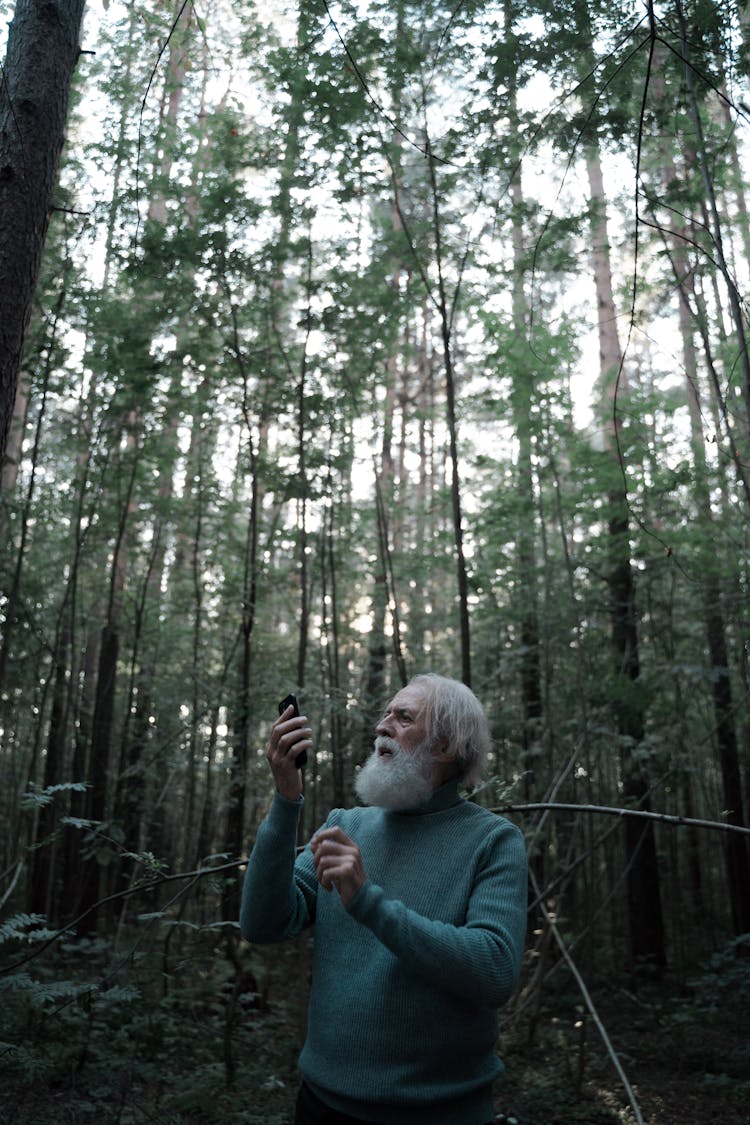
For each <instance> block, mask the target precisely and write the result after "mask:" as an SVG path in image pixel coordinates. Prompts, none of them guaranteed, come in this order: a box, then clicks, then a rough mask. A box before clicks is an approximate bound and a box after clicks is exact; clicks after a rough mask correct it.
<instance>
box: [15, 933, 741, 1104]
mask: <svg viewBox="0 0 750 1125" xmlns="http://www.w3.org/2000/svg"><path fill="white" fill-rule="evenodd" d="M180 939H181V943H177V942H174V944H172V943H171V942H170V941H169V939H167V940H166V941H164V943H163V948H161V949H157V948H152V950H151V952H150V953H144V952H143V948H142V946H141V947H139V948H137V947H133V949H131V951H130V952H129V953H128V954H127V956H125V955H121V954H119V955H115V954H114V953H113V950H112V949H111V947H109V946H108V945H107V944H106V943H104V942H100V943H97V942H89V943H85V942H84V943H80V942H71V943H69V944H68V945H67V946H66V947H65V948H64V949H61V950H60V949H58V950H56V952H55V953H54V955H52V954H50V953H49V952H48V953H46V954H45V955H44V956H43V957H41V958H38V959H36V960H32V961H30V962H28V963H27V964H25V965H24V966H22V967H19V968H18V969H16V971H15V972H14V973H11V974H10V975H5V976H0V1125H87V1123H89V1122H91V1123H95V1125H109V1123H113V1125H114V1123H117V1125H218V1123H221V1125H290V1122H291V1120H292V1107H293V1103H294V1098H295V1093H296V1087H297V1074H296V1058H297V1054H298V1051H299V1045H300V1042H301V1038H302V1035H303V1032H304V1009H305V1000H306V987H305V984H304V982H305V981H306V979H307V975H308V971H309V944H306V943H304V942H300V943H295V944H292V945H289V946H285V947H281V948H280V949H279V950H276V951H269V950H257V949H248V948H243V949H242V950H241V974H240V975H239V976H238V975H237V973H236V970H235V968H234V967H233V966H232V965H231V964H230V962H229V960H228V959H227V958H226V957H225V956H224V955H223V952H222V946H221V944H217V942H216V935H215V934H213V935H210V936H208V937H207V936H205V935H203V934H201V933H199V932H198V933H196V934H191V935H185V934H181V935H180ZM8 952H9V951H8V950H7V949H6V950H5V951H4V954H6V956H5V963H6V965H7V963H8V961H9V959H10V958H9V957H8V956H7V954H8ZM17 953H18V951H16V956H17ZM1 967H2V966H0V968H1ZM563 981H564V971H563V970H562V969H560V971H558V972H556V973H554V974H553V978H552V979H551V980H550V979H549V978H548V983H547V984H545V987H544V990H543V992H541V994H539V993H533V994H531V995H527V996H526V997H525V999H524V1000H518V1001H516V1002H514V1003H512V1004H511V1005H510V1006H509V1007H508V1009H506V1013H505V1015H504V1019H503V1034H502V1038H501V1043H500V1047H501V1053H502V1055H503V1056H504V1058H505V1061H506V1065H507V1071H506V1075H505V1077H504V1078H503V1080H501V1082H500V1083H499V1084H498V1087H497V1092H496V1111H497V1121H498V1123H500V1122H505V1123H506V1125H514V1123H515V1125H613V1123H616V1122H619V1123H622V1125H632V1123H634V1122H635V1121H636V1120H637V1118H636V1116H635V1114H634V1112H633V1110H632V1108H631V1106H630V1104H629V1099H628V1096H627V1094H626V1092H625V1089H624V1086H623V1083H622V1082H621V1080H620V1079H619V1077H618V1075H617V1072H616V1069H615V1067H614V1065H613V1062H612V1060H611V1058H610V1056H609V1054H608V1052H607V1050H606V1048H605V1047H604V1044H603V1039H602V1036H601V1035H600V1033H599V1031H598V1030H597V1027H596V1025H595V1022H594V1020H593V1019H592V1017H591V1016H590V1015H587V1014H586V1012H585V1009H584V1006H583V1003H582V1000H581V996H580V994H579V993H577V992H576V991H575V990H574V987H573V985H572V984H571V983H570V981H569V978H568V983H561V982H563ZM522 995H523V994H522ZM592 995H593V999H594V1003H595V1005H596V1010H597V1013H598V1016H599V1018H600V1020H601V1023H602V1025H603V1026H604V1028H605V1029H606V1033H607V1035H608V1036H609V1038H610V1040H611V1042H612V1045H613V1049H614V1050H615V1052H616V1054H617V1057H618V1060H619V1063H620V1065H621V1067H622V1070H623V1071H624V1073H625V1075H626V1076H627V1079H628V1081H629V1083H630V1084H631V1086H632V1090H633V1094H634V1098H635V1100H636V1101H637V1104H638V1106H639V1110H640V1113H641V1116H642V1120H643V1122H644V1125H749V1123H750V1034H749V1033H748V1032H749V1030H750V1019H749V1018H748V1009H749V1008H750V1004H749V1003H748V998H749V997H750V958H749V957H740V956H737V950H736V949H731V948H730V950H728V951H727V952H726V953H725V954H723V955H721V956H716V957H714V958H713V960H712V961H710V962H709V963H708V964H707V965H706V967H705V969H704V970H703V971H702V972H701V973H700V974H699V975H696V976H695V978H694V979H692V978H691V979H683V980H681V981H680V982H679V983H677V982H674V981H672V980H665V981H661V982H659V983H652V984H650V985H649V986H647V987H644V986H640V987H639V988H638V991H637V992H635V991H633V989H632V987H630V986H629V985H628V982H627V981H625V980H624V979H623V980H621V981H617V982H612V983H610V984H609V985H608V987H607V988H606V989H604V988H602V987H596V986H592Z"/></svg>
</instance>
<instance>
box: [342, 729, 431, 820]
mask: <svg viewBox="0 0 750 1125" xmlns="http://www.w3.org/2000/svg"><path fill="white" fill-rule="evenodd" d="M383 751H387V752H388V753H385V754H384V753H383ZM433 765H434V759H433V757H432V743H431V740H430V739H425V741H424V742H422V743H421V745H419V746H416V747H415V748H414V749H413V750H402V749H401V747H400V746H399V744H398V743H397V742H395V741H394V740H393V739H392V738H386V737H385V736H383V735H379V736H378V737H377V738H376V739H375V749H374V750H373V752H372V754H370V757H369V758H368V759H367V761H366V762H365V764H364V765H363V766H362V769H361V770H360V771H359V773H358V774H357V777H356V779H355V782H354V789H355V792H356V794H357V796H358V797H359V799H360V801H362V803H363V804H365V805H379V806H380V808H383V809H390V810H391V811H393V812H398V811H399V810H400V809H413V808H418V807H419V805H424V804H426V803H427V801H429V799H430V797H431V796H432V792H433V784H432V767H433Z"/></svg>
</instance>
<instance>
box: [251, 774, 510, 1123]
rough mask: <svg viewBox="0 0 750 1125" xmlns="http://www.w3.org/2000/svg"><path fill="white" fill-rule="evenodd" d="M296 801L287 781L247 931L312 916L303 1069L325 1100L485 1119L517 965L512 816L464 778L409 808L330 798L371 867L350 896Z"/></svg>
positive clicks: (260, 863)
mask: <svg viewBox="0 0 750 1125" xmlns="http://www.w3.org/2000/svg"><path fill="white" fill-rule="evenodd" d="M300 807H301V804H300V803H298V802H292V801H287V800H285V799H284V798H283V797H281V796H280V795H279V794H276V796H275V797H274V800H273V804H272V806H271V809H270V811H269V815H268V817H267V818H266V820H265V821H264V822H263V824H262V825H261V826H260V828H259V830H258V835H257V839H256V842H255V846H254V848H253V851H252V854H251V857H250V862H249V864H248V868H247V873H246V875H245V883H244V888H243V896H242V907H241V913H240V927H241V930H242V933H243V935H244V936H245V937H246V938H247V940H248V941H252V942H258V943H265V942H276V941H283V940H285V939H287V938H292V937H295V936H296V935H297V934H299V933H300V931H301V930H302V929H304V928H305V927H306V926H308V925H312V924H313V923H314V924H315V943H314V960H313V973H312V988H311V993H310V1003H309V1016H308V1034H307V1040H306V1042H305V1045H304V1048H303V1050H302V1054H301V1056H300V1070H301V1072H302V1075H303V1077H304V1078H305V1080H306V1081H307V1083H308V1084H309V1085H310V1087H311V1088H312V1089H313V1090H314V1092H315V1093H316V1094H317V1095H318V1097H319V1098H321V1099H322V1100H323V1101H324V1102H326V1103H327V1104H328V1105H330V1106H332V1107H333V1108H334V1109H338V1110H340V1111H342V1112H344V1113H348V1114H351V1115H352V1116H356V1117H361V1118H362V1119H363V1120H366V1121H382V1122H387V1123H388V1125H401V1123H404V1125H414V1123H418V1122H419V1123H421V1122H424V1125H483V1123H484V1122H487V1121H489V1120H490V1119H491V1118H492V1091H491V1087H492V1083H493V1081H494V1079H495V1078H497V1076H498V1075H499V1074H500V1073H501V1072H502V1070H503V1066H502V1063H501V1062H500V1059H499V1058H498V1056H497V1052H496V1040H497V1009H498V1008H499V1007H500V1006H501V1005H502V1004H504V1003H505V1001H506V1000H507V999H508V998H509V996H510V995H511V993H512V992H513V989H514V988H515V985H516V983H517V980H518V974H519V968H520V961H521V954H522V950H523V943H524V933H525V919H526V900H527V884H526V879H527V872H526V854H525V848H524V843H523V838H522V836H521V833H520V832H519V831H518V829H517V828H516V827H515V826H514V825H512V824H511V823H510V822H509V821H507V820H505V819H503V818H502V817H499V816H497V815H495V814H494V813H491V812H490V811H489V810H487V809H484V808H482V807H480V806H479V805H476V804H473V803H471V802H468V801H465V800H463V799H462V798H461V797H460V796H459V794H458V789H457V784H456V783H455V782H449V783H448V784H447V785H444V786H442V788H440V789H438V790H436V792H435V793H434V794H433V796H432V799H431V800H430V801H429V803H428V804H426V805H423V806H421V807H420V808H418V809H415V810H410V811H408V812H388V811H386V810H384V809H380V808H355V809H350V810H343V809H334V810H333V812H331V814H330V816H329V817H328V820H327V821H326V827H331V826H333V825H339V826H340V827H341V828H342V830H343V831H344V832H345V833H346V834H347V835H348V836H350V837H351V839H353V840H354V841H355V842H356V843H357V844H358V845H359V848H360V851H361V853H362V860H363V864H364V868H365V872H366V873H367V880H366V882H365V883H364V885H363V886H362V887H361V888H360V890H359V891H358V893H357V894H356V895H355V897H354V898H353V900H352V901H351V903H350V905H349V908H348V909H347V908H345V907H344V905H343V904H342V902H341V900H340V898H339V896H338V894H337V893H336V891H325V890H324V889H323V888H322V887H321V886H320V885H319V883H318V881H317V878H316V876H315V869H314V866H313V860H312V854H311V851H310V848H309V847H307V848H305V849H304V851H303V852H302V853H301V854H300V855H299V856H298V857H297V858H296V862H295V852H296V832H297V823H298V817H299V810H300Z"/></svg>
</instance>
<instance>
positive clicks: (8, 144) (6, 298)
mask: <svg viewBox="0 0 750 1125" xmlns="http://www.w3.org/2000/svg"><path fill="white" fill-rule="evenodd" d="M83 7H84V0H45V2H44V3H41V2H40V0H16V8H15V15H14V17H13V21H12V23H11V25H10V28H9V31H8V45H7V50H6V56H5V67H4V70H3V79H2V82H0V215H2V217H3V218H2V223H0V279H2V280H1V281H0V465H2V463H3V461H4V460H5V450H6V444H7V438H8V430H9V428H10V423H11V418H12V415H13V407H14V403H15V399H16V387H17V384H18V373H19V370H20V365H21V354H22V351H23V341H24V335H25V333H26V326H27V324H28V321H29V315H30V312H31V302H32V299H33V296H34V291H35V289H36V285H37V280H38V277H39V269H40V264H41V258H42V250H43V248H44V242H45V238H46V235H47V226H48V224H49V217H50V213H51V211H52V209H53V204H52V196H53V192H54V190H55V184H56V182H57V172H58V165H59V161H60V153H61V151H62V146H63V141H64V138H65V123H66V120H67V116H68V97H69V93H70V85H71V80H72V77H73V71H74V69H75V65H76V62H77V61H78V57H79V54H80V48H79V40H80V34H81V23H82V20H83Z"/></svg>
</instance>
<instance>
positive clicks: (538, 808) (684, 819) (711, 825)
mask: <svg viewBox="0 0 750 1125" xmlns="http://www.w3.org/2000/svg"><path fill="white" fill-rule="evenodd" d="M492 811H493V812H496V813H506V812H542V811H544V812H585V813H602V814H604V815H605V816H635V817H640V818H641V819H643V820H659V821H661V822H662V823H663V824H672V825H674V826H675V827H678V828H680V827H684V828H708V829H712V830H713V831H716V832H741V833H743V834H744V835H745V836H750V828H745V827H744V826H743V825H740V824H726V823H725V822H724V821H721V820H697V819H695V818H694V817H689V816H673V815H672V814H670V813H658V812H648V811H647V810H646V809H621V808H615V807H613V806H610V805H576V804H564V803H562V802H557V801H554V802H550V801H547V802H544V801H539V802H536V803H532V804H523V805H502V806H499V807H498V808H495V809H493V810H492Z"/></svg>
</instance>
